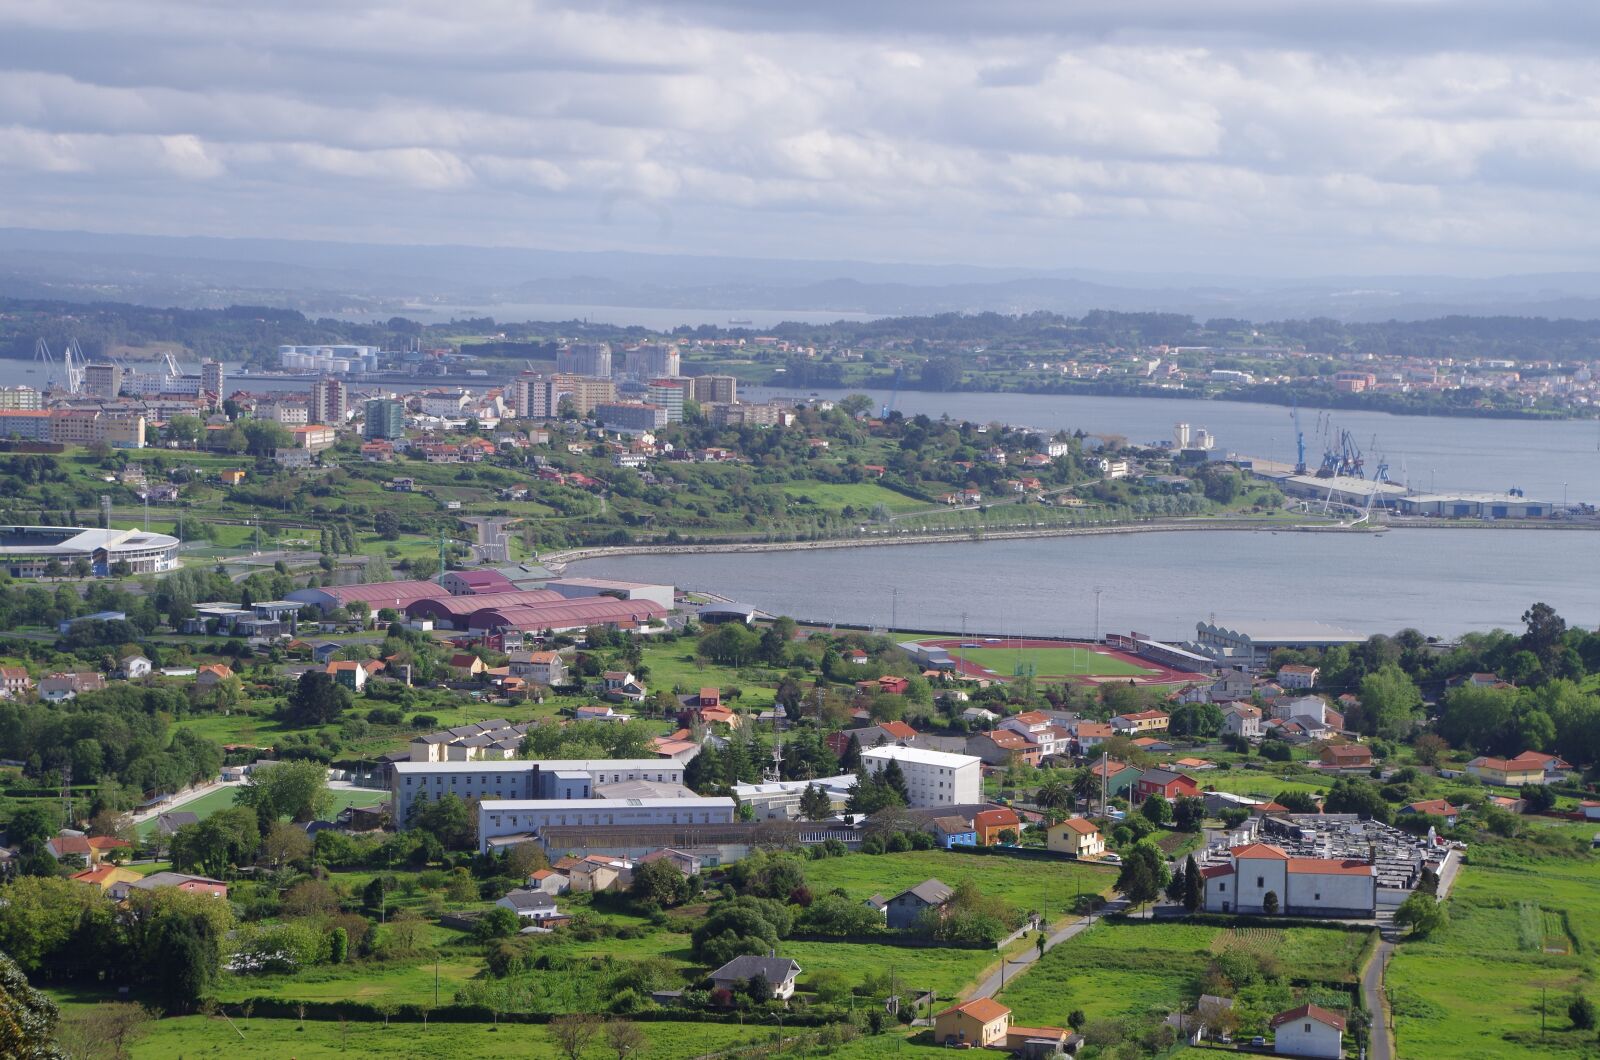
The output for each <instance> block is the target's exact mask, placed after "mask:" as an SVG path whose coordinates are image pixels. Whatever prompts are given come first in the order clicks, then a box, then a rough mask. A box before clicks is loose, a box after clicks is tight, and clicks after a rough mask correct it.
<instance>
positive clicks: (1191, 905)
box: [1183, 854, 1202, 913]
mask: <svg viewBox="0 0 1600 1060" xmlns="http://www.w3.org/2000/svg"><path fill="white" fill-rule="evenodd" d="M1201 896H1202V885H1201V879H1200V866H1199V865H1198V864H1196V863H1195V860H1194V855H1193V854H1190V855H1189V857H1188V859H1187V860H1186V861H1184V863H1183V908H1184V909H1186V910H1188V911H1189V912H1191V913H1192V912H1194V911H1195V910H1196V909H1199V908H1200V899H1201Z"/></svg>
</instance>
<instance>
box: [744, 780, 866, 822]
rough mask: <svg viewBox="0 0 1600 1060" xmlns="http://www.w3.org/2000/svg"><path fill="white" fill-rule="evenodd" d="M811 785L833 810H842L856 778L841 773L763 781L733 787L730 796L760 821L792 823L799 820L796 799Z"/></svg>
mask: <svg viewBox="0 0 1600 1060" xmlns="http://www.w3.org/2000/svg"><path fill="white" fill-rule="evenodd" d="M813 784H815V785H816V786H817V787H818V788H819V789H821V791H822V793H823V794H824V795H826V796H827V797H828V802H829V804H830V805H832V806H833V808H834V809H835V810H842V809H844V807H845V804H846V803H848V802H849V801H850V793H851V792H852V791H854V790H855V788H856V775H855V774H854V773H842V774H840V775H839V776H836V777H818V778H816V779H815V780H767V781H762V782H761V783H759V784H735V785H734V786H733V796H734V798H736V799H738V800H739V801H740V802H741V803H749V804H750V806H751V807H753V808H754V809H755V812H756V819H757V820H762V821H793V820H799V818H800V796H802V795H804V794H805V792H806V789H807V788H809V787H810V786H811V785H813Z"/></svg>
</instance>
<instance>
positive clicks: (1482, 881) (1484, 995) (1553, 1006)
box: [1386, 857, 1600, 1057]
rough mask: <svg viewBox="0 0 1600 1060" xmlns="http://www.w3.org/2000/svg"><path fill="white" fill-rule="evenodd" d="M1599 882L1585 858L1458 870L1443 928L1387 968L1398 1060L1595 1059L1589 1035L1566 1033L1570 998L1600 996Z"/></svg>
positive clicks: (1599, 871) (1597, 866)
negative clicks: (1480, 1059)
mask: <svg viewBox="0 0 1600 1060" xmlns="http://www.w3.org/2000/svg"><path fill="white" fill-rule="evenodd" d="M1597 885H1600V863H1596V861H1595V860H1594V859H1593V858H1590V857H1585V858H1571V859H1557V858H1547V859H1544V860H1541V861H1539V862H1537V863H1536V864H1532V865H1529V866H1528V867H1526V868H1499V867H1496V868H1490V867H1485V866H1481V865H1472V864H1469V865H1467V866H1466V867H1464V868H1463V869H1462V871H1461V875H1460V876H1459V877H1458V878H1457V881H1456V885H1455V889H1454V891H1453V892H1452V893H1451V897H1450V923H1449V925H1448V926H1447V927H1446V928H1445V929H1444V930H1442V931H1441V932H1439V933H1437V934H1436V935H1434V936H1433V937H1430V938H1428V939H1427V940H1425V941H1420V942H1419V941H1407V942H1405V943H1404V944H1403V945H1401V946H1400V948H1399V949H1398V951H1397V952H1396V953H1395V956H1394V960H1393V961H1392V962H1391V964H1390V966H1389V972H1388V977H1387V980H1386V982H1387V986H1388V990H1389V997H1390V1001H1391V1003H1392V1005H1393V1008H1394V1012H1395V1034H1396V1042H1397V1045H1398V1047H1399V1051H1400V1055H1402V1056H1439V1057H1453V1056H1461V1057H1466V1056H1508V1055H1517V1056H1557V1057H1564V1056H1593V1055H1594V1052H1595V1038H1594V1032H1593V1031H1575V1030H1573V1029H1571V1024H1570V1022H1569V1021H1568V1019H1567V1002H1568V1001H1569V1000H1570V998H1571V997H1572V995H1573V993H1574V991H1581V992H1583V993H1585V994H1588V995H1589V996H1590V997H1591V999H1593V998H1594V995H1595V993H1596V991H1595V988H1594V957H1593V955H1594V952H1595V951H1594V945H1595V943H1596V942H1597V941H1600V911H1597V910H1596V909H1595V903H1594V896H1595V894H1596V893H1597V892H1596V888H1597ZM1563 948H1565V949H1566V950H1567V951H1568V952H1565V953H1562V952H1550V951H1559V950H1561V949H1563ZM1541 994H1542V995H1543V998H1544V1000H1545V1002H1546V1003H1547V1004H1548V1006H1549V1007H1548V1010H1547V1011H1546V1012H1545V1013H1543V1014H1541V1012H1540V1004H1541ZM1541 1015H1542V1017H1543V1019H1542V1022H1543V1024H1544V1028H1543V1032H1542V1033H1541V1026H1540V1025H1541Z"/></svg>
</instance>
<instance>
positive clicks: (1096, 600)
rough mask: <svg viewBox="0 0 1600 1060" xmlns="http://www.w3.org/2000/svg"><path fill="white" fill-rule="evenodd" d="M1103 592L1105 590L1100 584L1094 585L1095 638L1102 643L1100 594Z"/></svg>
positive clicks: (1096, 641)
mask: <svg viewBox="0 0 1600 1060" xmlns="http://www.w3.org/2000/svg"><path fill="white" fill-rule="evenodd" d="M1103 592H1105V590H1104V589H1103V588H1101V587H1100V586H1098V585H1096V586H1095V587H1094V640H1095V643H1096V644H1098V643H1100V594H1101V593H1103Z"/></svg>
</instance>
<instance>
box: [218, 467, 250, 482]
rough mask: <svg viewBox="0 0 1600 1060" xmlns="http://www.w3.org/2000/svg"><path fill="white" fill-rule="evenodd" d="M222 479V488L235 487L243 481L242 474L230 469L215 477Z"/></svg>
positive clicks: (237, 470)
mask: <svg viewBox="0 0 1600 1060" xmlns="http://www.w3.org/2000/svg"><path fill="white" fill-rule="evenodd" d="M217 477H218V478H220V479H222V484H223V485H224V486H237V485H238V484H239V483H241V482H243V481H244V472H243V471H240V470H239V469H237V468H230V469H229V470H227V471H224V472H222V473H221V474H219V475H218V476H217Z"/></svg>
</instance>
